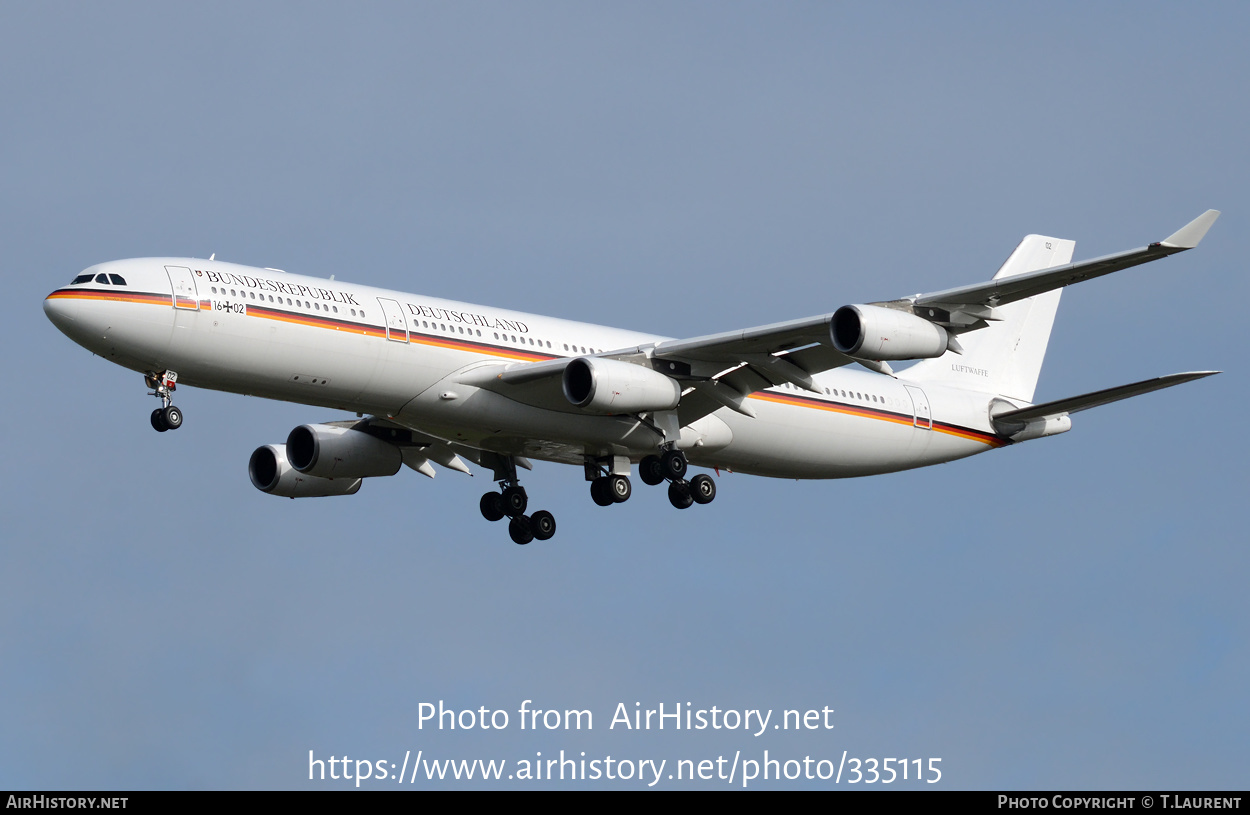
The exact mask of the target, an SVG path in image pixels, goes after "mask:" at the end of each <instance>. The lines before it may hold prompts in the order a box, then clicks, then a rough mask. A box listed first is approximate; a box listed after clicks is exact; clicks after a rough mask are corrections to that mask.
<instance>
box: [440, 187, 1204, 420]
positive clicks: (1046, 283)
mask: <svg viewBox="0 0 1250 815" xmlns="http://www.w3.org/2000/svg"><path fill="white" fill-rule="evenodd" d="M1219 214H1220V213H1219V212H1218V211H1216V210H1213V209H1212V210H1207V211H1206V212H1204V213H1203V214H1202V215H1199V216H1198V217H1197V218H1195V219H1194V220H1193V221H1191V222H1190V223H1188V224H1186V225H1185V226H1183V227H1181V228H1180V229H1179V230H1177V231H1176V232H1174V233H1172V234H1171V235H1169V236H1168V237H1167V238H1165V239H1163V240H1161V241H1156V242H1155V243H1151V244H1149V245H1147V246H1145V247H1143V248H1141V249H1133V250H1130V251H1127V252H1120V253H1118V254H1114V255H1107V256H1105V257H1101V258H1095V259H1093V260H1087V261H1082V262H1080V263H1068V264H1065V265H1062V266H1054V267H1050V268H1045V269H1041V270H1038V271H1029V272H1024V273H1022V274H1008V273H1006V272H1007V270H1006V268H1004V270H1002V271H1000V274H999V276H996V277H995V278H994V279H992V280H990V281H988V282H985V283H976V284H973V285H970V286H961V287H959V288H954V289H946V290H943V291H938V292H934V293H932V294H918V295H915V296H912V297H907V298H903V299H899V300H890V301H885V302H879V303H872V304H869V305H870V306H873V307H877V309H885V310H888V311H890V312H905V313H906V314H907V315H910V316H903V317H902V318H901V319H904V320H908V321H911V325H910V326H908V327H907V328H906V329H904V330H906V331H909V332H910V331H911V330H912V329H913V328H914V327H915V325H916V324H919V325H921V326H923V325H924V324H925V323H928V324H932V325H936V326H940V327H941V328H942V329H943V331H942V332H941V333H940V338H939V340H937V341H936V344H934V341H933V340H931V339H923V340H920V341H923V342H927V343H929V344H930V346H931V348H930V349H929V350H927V351H926V352H925V354H924V356H928V357H932V356H940V355H941V354H942V353H945V351H946V349H947V348H948V347H949V348H950V349H951V350H954V351H955V352H957V353H958V352H959V351H960V348H959V345H958V343H957V342H955V341H954V339H953V335H955V334H959V333H963V332H967V331H975V330H977V329H980V328H984V327H986V326H987V325H989V323H990V322H992V321H994V320H996V319H997V315H996V314H995V312H994V309H995V308H997V307H999V306H1003V305H1006V304H1008V303H1014V302H1016V301H1017V300H1023V299H1025V298H1028V297H1033V296H1034V295H1038V294H1042V293H1044V292H1047V291H1051V290H1053V289H1059V288H1063V287H1064V286H1069V285H1071V284H1073V283H1078V282H1080V281H1082V280H1089V279H1091V278H1095V277H1101V276H1102V275H1106V274H1110V273H1112V272H1116V271H1120V270H1121V269H1128V268H1131V267H1133V266H1137V265H1140V264H1142V263H1148V262H1150V261H1152V260H1158V259H1160V258H1164V257H1167V256H1168V255H1172V254H1176V253H1177V252H1183V251H1185V250H1186V249H1192V248H1194V247H1195V246H1197V245H1198V243H1199V242H1200V241H1201V240H1202V238H1203V236H1205V235H1206V233H1207V230H1208V229H1210V227H1211V224H1213V223H1214V222H1215V219H1216V218H1218V217H1219ZM1047 240H1049V239H1047ZM1065 243H1066V242H1065ZM1070 247H1071V244H1070V243H1068V251H1069V254H1068V256H1069V257H1070ZM845 308H846V307H844V309H843V310H845ZM852 308H855V309H859V308H861V307H858V306H856V307H852ZM843 310H839V311H837V312H830V313H828V314H821V315H818V316H815V317H806V318H802V319H798V320H790V321H787V322H782V323H772V324H770V325H764V326H759V327H756V328H747V329H742V330H737V331H727V332H723V333H720V334H709V335H706V336H702V337H694V338H692V339H683V340H661V341H659V342H656V343H653V344H650V345H642V346H638V347H636V348H627V349H618V350H616V351H611V352H607V353H603V354H598V355H596V356H598V357H602V358H605V359H615V360H622V361H626V362H630V363H634V364H637V365H642V366H644V367H649V368H652V369H653V370H655V371H657V372H659V373H662V374H665V375H666V376H669V377H671V378H672V379H675V380H677V381H678V382H679V383H680V384H681V385H682V388H683V390H682V396H681V402H680V405H679V407H678V408H677V410H678V416H679V418H680V420H681V424H682V425H683V426H685V425H688V424H690V423H691V422H694V421H696V420H698V419H699V418H701V417H703V416H706V415H708V414H710V413H712V412H714V411H716V410H719V409H720V408H722V407H728V408H731V409H733V410H736V411H738V412H740V413H743V414H746V415H748V416H754V415H755V414H754V411H753V410H752V409H751V407H750V405H749V404H747V402H746V399H747V397H748V396H749V395H750V394H752V393H754V392H755V391H759V390H763V389H765V388H770V387H774V386H777V385H782V384H791V385H794V386H796V387H799V388H804V389H806V390H810V391H814V392H820V390H819V389H818V388H817V386H816V385H815V383H814V381H813V379H812V377H813V376H814V375H815V374H818V373H820V372H822V371H827V370H830V369H832V368H837V367H840V366H843V365H847V364H849V363H852V362H858V363H860V364H861V365H864V366H865V367H867V368H870V369H871V370H874V371H877V372H880V373H884V374H891V373H892V372H891V371H890V368H889V366H888V365H887V364H886V363H885V362H884V360H885V359H916V358H920V356H919V355H917V356H901V357H900V356H892V357H891V356H881V355H877V356H871V355H869V354H866V353H865V354H864V355H862V356H861V355H860V352H858V351H856V352H854V353H855V355H854V356H852V355H851V352H845V351H840V350H838V347H837V345H838V343H837V341H836V338H835V336H834V335H835V333H836V330H835V329H836V323H837V319H836V318H837V316H838V315H839V314H841V313H842V311H843ZM916 318H921V319H916ZM930 330H932V329H930ZM948 337H949V343H950V344H949V345H948V344H947V338H948ZM842 347H843V348H850V344H849V343H842ZM856 347H858V346H856ZM571 361H572V358H562V359H552V360H545V361H542V362H532V363H513V364H490V365H485V366H481V367H477V368H474V369H473V370H471V371H466V372H463V373H462V375H460V377H459V381H463V382H466V383H468V384H474V385H477V386H479V387H485V388H490V389H492V390H496V391H498V392H500V393H503V394H506V395H509V396H513V397H514V398H519V399H521V401H527V402H531V403H533V404H546V405H555V404H557V403H560V402H561V399H562V398H563V397H561V396H560V392H559V385H558V380H559V378H560V376H561V375H562V374H563V373H564V370H565V368H566V367H567V366H568V365H569V363H570V362H571ZM553 384H554V387H553ZM1169 384H1173V383H1169ZM1161 387H1162V386H1161ZM1138 392H1140V391H1138ZM1120 398H1123V397H1120ZM562 406H563V407H564V408H568V407H569V406H568V403H567V401H564V402H563V404H562Z"/></svg>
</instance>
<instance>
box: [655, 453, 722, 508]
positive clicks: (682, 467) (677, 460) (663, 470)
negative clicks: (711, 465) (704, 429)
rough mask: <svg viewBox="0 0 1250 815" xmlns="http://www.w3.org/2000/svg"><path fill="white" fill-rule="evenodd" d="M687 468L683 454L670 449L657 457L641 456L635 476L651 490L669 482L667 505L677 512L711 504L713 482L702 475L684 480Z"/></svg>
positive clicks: (713, 489) (714, 490) (714, 495)
mask: <svg viewBox="0 0 1250 815" xmlns="http://www.w3.org/2000/svg"><path fill="white" fill-rule="evenodd" d="M687 468H688V464H687V462H686V454H685V453H683V452H681V451H680V450H678V449H676V448H672V447H670V448H669V449H667V450H665V451H664V452H662V453H661V454H660V455H658V456H644V457H643V459H642V461H640V462H639V463H638V475H639V477H641V478H642V482H643V483H644V484H647V485H649V486H653V487H654V486H656V485H658V484H662V483H664V482H665V481H668V500H669V503H671V504H672V505H673V506H675V507H677V508H678V509H688V508H689V507H690V506H691V505H692V504H710V503H712V500H713V499H715V498H716V482H715V481H713V480H712V477H711V476H709V475H704V474H702V473H700V474H699V475H696V476H695V477H694V478H692V479H690V480H689V481H687V480H686V470H687Z"/></svg>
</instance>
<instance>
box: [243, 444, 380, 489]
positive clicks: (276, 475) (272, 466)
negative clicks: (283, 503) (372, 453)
mask: <svg viewBox="0 0 1250 815" xmlns="http://www.w3.org/2000/svg"><path fill="white" fill-rule="evenodd" d="M247 474H248V477H250V478H251V479H252V485H253V486H255V487H256V489H258V490H260V491H261V492H267V493H269V494H270V495H280V496H282V497H283V498H319V497H322V496H326V495H354V494H355V493H356V491H357V490H359V489H360V479H359V478H318V477H317V476H315V475H304V474H303V473H301V472H299V471H297V470H296V469H295V468H294V467H292V466H291V463H290V462H289V461H287V459H286V450H285V449H283V448H282V447H280V446H278V445H276V444H266V445H265V446H264V447H257V448H256V451H255V452H254V453H252V457H251V458H250V459H248V462H247Z"/></svg>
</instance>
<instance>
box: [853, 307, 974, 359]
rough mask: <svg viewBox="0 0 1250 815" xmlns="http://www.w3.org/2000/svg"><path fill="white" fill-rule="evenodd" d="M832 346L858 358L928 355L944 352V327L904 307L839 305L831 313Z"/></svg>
mask: <svg viewBox="0 0 1250 815" xmlns="http://www.w3.org/2000/svg"><path fill="white" fill-rule="evenodd" d="M831 328H832V331H831V333H832V334H833V347H834V348H837V349H838V350H839V351H841V352H842V353H844V354H846V355H847V356H848V357H856V358H858V359H873V360H879V361H884V360H889V359H929V358H932V357H940V356H942V354H945V353H946V349H947V347H948V345H949V343H950V335H949V334H948V333H946V329H944V328H942V327H941V326H939V325H934V324H933V323H931V322H929V321H928V320H926V319H924V318H923V317H917V316H916V315H914V314H910V313H908V312H906V311H898V310H897V309H892V308H882V307H880V306H843V307H842V308H840V309H838V310H837V311H835V312H834V313H833V324H832V326H831Z"/></svg>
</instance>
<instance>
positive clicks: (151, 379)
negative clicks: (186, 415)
mask: <svg viewBox="0 0 1250 815" xmlns="http://www.w3.org/2000/svg"><path fill="white" fill-rule="evenodd" d="M143 381H144V382H145V383H146V384H147V386H148V387H149V388H151V389H152V393H150V394H148V395H149V396H155V397H156V398H158V399H160V400H161V405H162V406H161V407H158V408H157V409H156V410H154V411H152V429H153V430H155V431H156V432H157V433H164V432H165V431H166V430H177V429H178V428H180V427H182V409H181V408H177V407H174V405H173V397H172V396H170V393H172V392H173V391H174V390H176V389H177V387H178V373H177V372H176V371H161V372H160V373H148V374H144V375H143Z"/></svg>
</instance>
